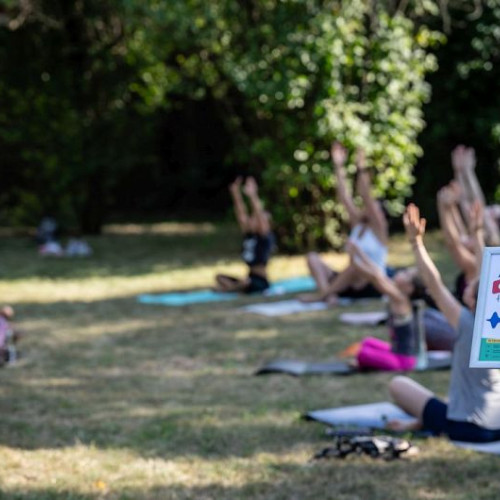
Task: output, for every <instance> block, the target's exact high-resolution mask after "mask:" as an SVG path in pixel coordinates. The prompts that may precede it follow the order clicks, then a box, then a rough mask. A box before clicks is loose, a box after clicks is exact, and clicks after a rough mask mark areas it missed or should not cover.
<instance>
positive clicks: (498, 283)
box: [491, 280, 500, 294]
mask: <svg viewBox="0 0 500 500" xmlns="http://www.w3.org/2000/svg"><path fill="white" fill-rule="evenodd" d="M491 293H495V294H496V293H500V280H495V281H494V282H493V287H492V290H491Z"/></svg>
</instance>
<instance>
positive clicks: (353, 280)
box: [327, 264, 368, 303]
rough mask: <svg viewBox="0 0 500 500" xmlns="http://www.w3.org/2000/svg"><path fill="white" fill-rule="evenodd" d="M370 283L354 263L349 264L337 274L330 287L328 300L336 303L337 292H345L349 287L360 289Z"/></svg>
mask: <svg viewBox="0 0 500 500" xmlns="http://www.w3.org/2000/svg"><path fill="white" fill-rule="evenodd" d="M367 284H368V281H367V280H366V279H365V278H362V277H360V276H359V271H357V270H356V269H355V268H354V266H353V265H351V264H349V265H348V266H347V267H346V268H345V269H344V270H343V271H342V272H340V273H339V274H337V276H336V277H335V278H334V280H333V281H332V282H331V283H330V286H329V288H328V292H327V293H328V296H329V299H328V302H329V303H334V302H335V301H336V299H337V294H339V293H341V292H343V291H344V290H346V289H347V288H349V287H352V288H355V289H357V290H359V289H360V288H363V287H364V286H366V285H367Z"/></svg>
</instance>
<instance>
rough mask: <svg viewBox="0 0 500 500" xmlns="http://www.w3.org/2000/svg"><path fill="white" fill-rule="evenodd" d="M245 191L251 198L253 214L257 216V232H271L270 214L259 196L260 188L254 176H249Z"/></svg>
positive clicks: (262, 233)
mask: <svg viewBox="0 0 500 500" xmlns="http://www.w3.org/2000/svg"><path fill="white" fill-rule="evenodd" d="M243 191H244V192H245V194H246V195H247V196H248V199H249V200H250V205H251V207H252V215H253V217H254V218H255V220H256V224H257V228H256V230H257V232H258V233H259V234H261V235H265V234H267V233H269V231H270V230H271V224H270V221H269V216H268V214H267V213H266V211H265V210H264V207H263V206H262V202H261V200H260V198H259V188H258V186H257V182H256V181H255V179H254V178H253V177H248V178H247V180H246V182H245V186H244V188H243Z"/></svg>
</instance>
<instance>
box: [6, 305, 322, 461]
mask: <svg viewBox="0 0 500 500" xmlns="http://www.w3.org/2000/svg"><path fill="white" fill-rule="evenodd" d="M20 309H21V311H20V315H21V316H28V314H29V317H30V321H31V322H32V325H33V326H32V328H31V329H30V330H28V332H27V334H26V338H25V339H24V342H25V344H24V347H23V349H24V350H25V352H26V355H25V360H24V361H21V362H20V364H19V366H18V367H17V368H16V367H14V368H12V369H7V370H5V371H4V372H3V373H2V375H4V378H3V389H4V390H3V391H2V392H0V405H1V407H2V408H3V411H4V415H5V420H4V425H3V426H2V427H1V428H0V442H1V443H2V444H4V445H7V446H10V447H13V448H22V449H30V450H32V449H40V448H61V447H66V446H72V445H74V444H75V442H81V443H86V444H91V443H94V444H95V445H97V446H99V447H102V448H108V447H119V448H122V447H123V448H130V449H134V450H136V451H137V452H138V453H139V454H141V455H145V456H161V457H175V456H182V455H200V456H203V457H226V456H240V457H248V456H252V455H253V454H255V453H258V452H262V451H269V452H276V453H279V452H283V451H286V450H287V449H289V447H290V444H291V443H297V442H305V441H307V442H309V441H310V440H311V439H312V440H314V439H315V436H317V435H318V432H317V429H313V428H312V427H309V426H304V425H302V424H301V423H299V421H298V418H297V417H298V412H299V411H300V410H301V409H304V408H305V405H302V406H301V403H300V401H301V399H300V398H297V395H296V394H295V393H294V391H293V387H297V386H304V383H303V382H301V381H298V380H290V379H288V377H287V378H286V380H284V379H281V380H280V381H276V380H275V381H264V380H262V379H261V378H257V377H253V376H252V373H253V371H254V370H255V369H256V368H257V367H258V366H257V363H256V361H255V358H256V357H258V358H260V356H268V357H269V354H268V353H269V352H273V353H274V352H276V351H277V350H278V349H279V345H280V344H282V343H283V342H289V343H290V342H291V343H292V345H293V344H294V341H293V340H292V336H295V337H296V339H297V340H300V341H303V338H302V335H301V332H302V330H306V331H308V330H307V329H309V330H311V329H312V328H313V327H312V326H311V324H310V318H299V317H297V318H296V320H295V322H294V323H293V329H292V324H291V323H289V321H288V320H287V322H286V323H284V324H283V325H286V331H285V329H280V328H279V327H278V328H276V330H275V326H273V322H272V321H271V322H269V320H268V318H260V317H248V318H245V321H244V322H242V316H241V315H240V314H237V313H235V314H233V313H232V311H229V310H228V306H227V304H217V305H202V306H196V307H195V306H191V307H187V308H174V309H171V308H164V307H159V308H154V307H151V306H149V307H148V306H142V305H140V304H137V303H136V301H135V298H134V297H130V298H126V299H113V300H105V301H98V302H93V303H85V302H60V303H52V304H22V305H20ZM324 321H325V327H327V325H328V323H329V320H328V316H325V318H324ZM306 325H308V326H307V328H306ZM314 329H315V330H316V331H317V330H318V322H316V323H315V325H314ZM292 330H293V331H292ZM269 331H270V332H271V333H272V335H271V336H267V333H268V332H269ZM238 334H241V335H240V338H237V337H238ZM319 349H323V348H322V347H319ZM256 353H257V354H256ZM305 385H306V386H307V382H306V383H305ZM266 388H267V389H266ZM282 388H286V391H285V394H281V393H280V391H281V390H282ZM263 389H264V392H263ZM287 393H288V394H287ZM277 396H279V397H278V399H276V397H277ZM301 397H302V396H301Z"/></svg>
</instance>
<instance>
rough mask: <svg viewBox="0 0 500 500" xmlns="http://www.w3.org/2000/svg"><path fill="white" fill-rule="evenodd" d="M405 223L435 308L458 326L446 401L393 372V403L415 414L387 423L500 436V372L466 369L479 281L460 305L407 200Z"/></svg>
mask: <svg viewBox="0 0 500 500" xmlns="http://www.w3.org/2000/svg"><path fill="white" fill-rule="evenodd" d="M403 220H404V225H405V230H406V234H407V237H408V239H409V240H410V243H411V245H412V248H413V253H414V255H415V258H416V261H417V267H418V270H419V272H420V274H421V276H422V278H423V280H424V283H425V284H426V286H427V289H428V290H429V293H430V294H431V296H432V298H433V299H434V300H435V302H436V304H437V305H438V307H439V309H440V310H441V311H442V312H443V314H444V315H445V316H446V318H447V319H448V321H449V322H450V323H451V324H452V325H453V326H455V327H456V329H457V332H458V335H457V340H456V342H455V346H454V349H453V358H452V367H451V377H450V386H449V394H448V403H445V402H444V401H442V400H440V399H438V398H436V396H435V395H434V393H433V392H432V391H430V390H429V389H427V388H426V387H424V386H422V385H420V384H418V383H417V382H415V381H414V380H412V379H410V378H408V377H405V376H402V375H400V376H397V377H395V378H393V379H392V380H391V382H390V384H389V392H390V394H391V396H392V398H393V399H394V402H395V403H396V404H397V405H398V406H399V407H401V408H402V409H403V410H404V411H406V412H407V413H409V414H410V415H412V416H413V417H415V418H416V421H415V422H411V423H407V422H401V421H399V420H393V421H390V422H388V427H389V428H391V429H393V430H399V431H405V430H417V429H423V430H426V431H430V432H432V433H433V434H435V435H440V434H444V435H447V436H448V437H449V438H450V439H453V440H458V441H469V442H488V441H496V440H499V439H500V371H499V370H497V369H488V368H469V358H470V351H471V343H472V334H473V329H474V314H475V309H476V301H477V292H478V283H479V280H478V278H477V277H476V279H475V280H474V281H471V282H470V283H469V284H468V285H467V287H466V289H465V292H464V302H465V304H466V305H465V306H463V305H462V304H461V303H460V302H459V301H458V300H457V299H456V298H455V297H454V296H453V294H452V293H451V292H450V291H449V290H448V289H447V288H446V286H445V285H444V283H443V281H442V279H441V275H440V273H439V271H438V270H437V268H436V266H435V265H434V263H433V262H432V259H431V258H430V256H429V254H428V252H427V249H426V248H425V245H424V240H423V237H424V233H425V225H426V221H425V219H423V218H420V211H419V209H418V208H417V207H416V206H415V205H413V204H410V205H408V207H407V209H406V212H405V215H404V219H403ZM471 220H472V221H473V223H474V225H473V229H474V237H475V241H476V247H477V249H478V250H479V249H480V247H481V246H482V238H483V236H482V231H483V214H482V209H481V206H480V205H479V204H478V205H475V206H474V207H473V210H472V213H471Z"/></svg>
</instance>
